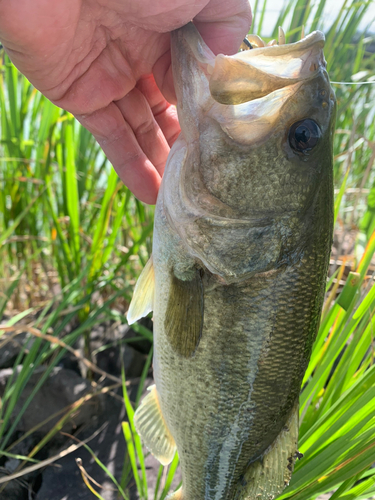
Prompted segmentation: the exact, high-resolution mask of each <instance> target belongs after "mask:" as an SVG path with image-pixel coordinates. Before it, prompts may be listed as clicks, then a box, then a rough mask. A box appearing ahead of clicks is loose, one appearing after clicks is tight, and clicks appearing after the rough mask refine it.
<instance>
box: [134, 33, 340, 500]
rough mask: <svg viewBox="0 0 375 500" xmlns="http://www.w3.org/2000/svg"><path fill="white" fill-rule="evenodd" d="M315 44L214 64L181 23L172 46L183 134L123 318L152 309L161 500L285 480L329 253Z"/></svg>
mask: <svg viewBox="0 0 375 500" xmlns="http://www.w3.org/2000/svg"><path fill="white" fill-rule="evenodd" d="M323 45H324V36H323V34H322V33H320V32H314V33H312V34H310V35H309V36H307V37H305V38H304V39H303V40H301V41H299V42H297V43H293V44H286V45H275V46H269V47H259V48H256V49H254V50H249V51H246V52H241V53H238V54H236V55H235V56H231V57H227V56H224V55H218V56H216V57H215V56H214V54H213V53H212V52H211V51H210V49H209V48H208V47H207V46H206V45H205V43H204V41H203V40H202V38H201V37H200V35H199V33H198V31H197V30H196V29H195V27H194V25H193V24H189V25H187V26H185V27H184V28H181V29H179V30H177V31H175V32H174V33H173V34H172V65H173V75H174V82H175V88H176V93H177V100H178V116H179V120H180V123H181V129H182V132H181V135H180V137H179V138H178V140H177V141H176V143H175V144H174V146H173V148H172V149H171V152H170V155H169V158H168V162H167V165H166V169H165V174H164V177H163V181H162V186H161V189H160V192H159V196H158V201H157V205H156V212H155V226H154V240H153V257H152V259H151V260H150V261H149V263H148V264H147V265H146V267H145V269H144V271H143V272H142V274H141V276H140V278H139V280H138V282H137V285H136V289H135V293H134V297H133V301H132V303H131V306H130V308H129V312H128V320H129V323H132V322H134V321H136V320H137V319H139V318H140V317H142V316H144V315H146V314H148V313H149V312H150V311H151V310H153V313H154V348H155V351H154V362H153V368H154V379H155V386H154V387H153V388H152V390H151V391H150V393H149V394H148V395H147V396H146V397H145V399H144V400H143V402H142V404H141V405H140V407H139V408H138V410H137V412H136V414H135V425H136V428H137V430H138V432H139V433H140V435H141V437H142V439H143V441H144V443H145V445H146V446H147V447H148V448H149V449H150V451H151V452H152V453H153V454H154V455H155V456H156V458H158V459H159V460H160V462H161V463H162V464H168V463H170V461H171V460H172V458H173V456H174V453H175V451H176V449H177V451H178V454H179V457H180V463H181V469H182V488H181V489H180V490H179V491H177V492H176V493H174V494H173V496H172V497H171V498H173V499H174V500H177V499H183V500H232V499H237V500H239V499H245V498H247V499H254V500H255V499H257V500H266V499H272V498H274V497H275V496H276V495H277V494H279V493H280V492H281V491H282V489H283V488H284V487H285V485H286V484H287V483H288V481H289V479H290V477H291V472H292V469H293V465H294V461H295V457H296V452H297V439H298V396H299V392H300V386H301V382H302V379H303V375H304V372H305V369H306V367H307V363H308V361H309V357H310V353H311V348H312V345H313V342H314V339H315V335H316V332H317V328H318V323H319V318H320V313H321V308H322V302H323V295H324V289H325V282H326V276H327V267H328V260H329V253H330V247H331V242H332V226H333V180H332V142H333V127H334V117H335V98H334V94H333V91H332V89H331V87H330V83H329V79H328V75H327V72H326V67H325V60H324V56H323Z"/></svg>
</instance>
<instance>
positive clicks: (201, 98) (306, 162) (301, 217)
mask: <svg viewBox="0 0 375 500" xmlns="http://www.w3.org/2000/svg"><path fill="white" fill-rule="evenodd" d="M323 47H324V35H323V34H322V33H321V32H319V31H316V32H314V33H311V34H310V35H308V36H306V37H305V38H304V39H303V40H301V41H299V42H296V43H291V44H285V45H273V46H268V47H259V48H256V49H252V50H247V51H243V52H239V53H238V54H235V55H233V56H225V55H223V54H218V55H217V56H215V55H214V54H213V53H212V52H211V51H210V49H209V48H208V47H207V45H206V44H205V43H204V41H203V39H202V38H201V37H200V35H199V33H198V31H197V30H196V28H195V27H194V25H193V24H189V25H187V26H185V27H184V28H182V29H181V30H178V31H176V32H175V33H174V34H173V35H172V64H173V75H174V80H175V88H176V94H177V102H178V105H177V110H178V115H179V120H180V123H181V130H182V133H181V138H180V140H179V143H178V144H179V145H178V146H177V147H179V148H181V147H182V145H184V146H183V147H185V148H186V151H187V153H186V154H187V160H186V161H185V162H184V166H183V168H182V169H181V171H180V172H179V173H177V174H176V172H174V174H173V175H174V181H173V182H174V183H175V184H174V188H173V186H172V184H170V186H171V188H172V189H171V190H170V192H173V193H174V194H172V195H167V199H166V202H167V203H166V204H167V206H168V207H169V208H168V207H167V210H169V213H170V214H171V219H173V220H174V223H175V225H177V226H179V231H180V233H181V232H184V229H183V228H184V227H185V226H186V224H191V221H192V220H194V221H195V222H194V224H195V226H202V224H203V225H205V228H204V229H201V230H200V231H199V230H198V231H195V236H192V235H191V234H192V233H191V234H190V236H188V235H186V234H185V236H186V237H187V240H188V241H189V245H190V247H192V248H198V247H199V245H201V246H202V241H201V242H199V241H198V239H199V234H200V235H201V236H202V233H204V235H205V236H206V235H207V233H208V229H207V227H206V226H207V225H209V224H211V226H212V225H213V226H215V227H217V225H218V224H219V225H220V224H222V225H225V224H226V225H227V226H230V225H231V224H232V227H237V229H238V228H239V225H241V224H243V225H244V226H246V221H247V222H248V227H249V228H253V227H258V228H261V229H260V233H261V234H262V235H263V236H262V238H263V239H264V245H263V246H262V245H261V246H260V248H261V252H263V250H262V248H263V247H266V246H267V241H266V240H267V238H268V237H266V236H264V235H267V234H268V235H269V239H270V241H269V245H268V247H269V248H273V250H272V251H270V252H268V254H267V255H268V256H267V257H266V258H265V259H263V260H264V261H263V263H261V261H262V259H261V258H260V257H259V259H258V263H259V265H258V267H256V269H255V270H259V269H262V270H267V269H270V267H272V266H273V265H275V263H276V262H277V261H278V260H279V261H280V259H281V260H282V258H283V256H282V253H283V252H284V253H285V252H289V253H290V251H294V253H296V248H297V247H298V248H299V249H301V248H302V247H304V246H306V240H307V239H309V238H311V237H312V238H315V236H316V235H315V233H314V231H312V230H311V228H312V224H313V225H314V227H315V226H316V227H317V228H318V226H319V224H323V225H325V227H326V230H325V233H326V234H328V233H329V232H330V231H331V230H332V203H333V201H332V200H333V181H332V144H333V133H334V122H335V107H336V103H335V96H334V92H333V90H332V88H331V86H330V82H329V78H328V74H327V71H326V62H325V59H324V55H323ZM172 156H173V155H172ZM166 182H167V183H168V172H167V180H166ZM176 183H178V186H177V184H176ZM188 219H189V220H190V222H189V223H187V222H186V221H187V220H188ZM323 219H324V220H323ZM225 221H226V222H225ZM233 221H237V222H233ZM239 221H241V224H239ZM233 224H234V226H233ZM236 224H237V226H236ZM308 229H309V230H308ZM235 230H236V229H233V231H235ZM317 230H318V229H317ZM233 231H232V233H233ZM238 231H239V232H238ZM238 231H237V233H238V234H240V232H241V231H240V230H239V229H238ZM244 231H245V230H243V231H242V233H243V234H245V232H246V231H245V232H244ZM193 232H194V231H193ZM258 232H259V231H258ZM246 234H250V233H249V231H247V233H246ZM309 235H310V236H309ZM254 237H255V238H256V239H259V238H260V237H259V238H258V236H254ZM242 238H245V236H242ZM185 239H186V238H185ZM201 239H202V238H201ZM328 239H329V238H327V236H326V237H325V240H328ZM211 243H212V240H210V244H211ZM287 247H288V250H285V249H286V248H287ZM283 249H284V250H283ZM297 253H298V252H297ZM200 254H201V255H202V252H200ZM220 258H222V252H221V257H220ZM203 260H204V261H205V262H208V261H207V259H203ZM245 260H246V259H245ZM206 265H207V264H206ZM245 267H246V266H245ZM213 268H215V266H213ZM247 268H248V269H250V268H251V265H249V266H247ZM241 269H242V270H243V266H242V267H241ZM216 271H217V266H216ZM223 272H224V274H225V271H223Z"/></svg>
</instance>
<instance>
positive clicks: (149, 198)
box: [76, 103, 161, 204]
mask: <svg viewBox="0 0 375 500" xmlns="http://www.w3.org/2000/svg"><path fill="white" fill-rule="evenodd" d="M76 118H77V119H78V120H79V121H80V123H81V124H82V125H83V126H84V127H86V128H87V129H88V130H89V131H90V132H91V133H92V134H93V135H94V137H95V138H96V140H97V141H98V143H99V144H100V146H101V147H102V149H103V151H104V153H105V154H106V155H107V157H108V159H109V161H110V162H111V163H112V165H113V167H114V169H115V170H116V172H117V174H118V175H119V177H120V179H121V180H122V181H123V182H124V184H126V186H127V187H128V188H129V189H130V190H131V191H132V192H133V193H134V194H135V196H136V197H137V198H139V199H140V200H141V201H143V202H145V203H149V204H154V203H156V197H157V193H158V190H159V186H160V182H161V176H160V174H159V173H158V171H157V170H156V168H155V166H154V165H153V164H152V162H151V161H150V160H149V159H148V158H147V156H146V154H145V153H144V151H143V150H142V148H141V147H140V145H139V143H138V140H137V138H136V136H135V133H134V132H133V130H132V128H131V126H130V125H129V124H128V123H127V122H126V121H125V119H124V116H123V114H122V112H121V110H120V108H119V107H118V106H117V105H116V104H115V103H110V104H109V105H108V106H107V107H105V108H103V109H100V110H98V111H95V112H94V113H91V114H89V115H76ZM146 129H147V127H146V128H145V130H146ZM139 130H142V126H141V127H140V129H139Z"/></svg>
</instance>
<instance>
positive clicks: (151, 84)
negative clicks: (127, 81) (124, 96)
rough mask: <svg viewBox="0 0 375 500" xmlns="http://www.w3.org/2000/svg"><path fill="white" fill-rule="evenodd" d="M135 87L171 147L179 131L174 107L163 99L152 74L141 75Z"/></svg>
mask: <svg viewBox="0 0 375 500" xmlns="http://www.w3.org/2000/svg"><path fill="white" fill-rule="evenodd" d="M137 88H138V89H139V90H140V91H141V92H142V94H143V95H144V96H145V98H146V99H147V102H148V104H149V106H150V108H151V111H152V114H153V115H154V117H155V120H156V121H157V123H158V125H159V127H160V128H161V130H162V132H163V134H164V136H165V139H166V140H167V142H168V144H169V147H172V145H173V143H174V142H175V140H176V139H177V137H178V136H179V134H180V132H181V128H180V124H179V122H178V117H177V110H176V107H175V106H173V105H172V104H170V103H169V102H167V101H166V100H165V98H164V97H163V94H162V93H161V92H160V90H159V89H158V87H157V85H156V83H155V80H154V77H153V75H148V76H144V77H142V78H141V79H140V80H139V81H138V83H137Z"/></svg>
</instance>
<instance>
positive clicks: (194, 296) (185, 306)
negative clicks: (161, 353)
mask: <svg viewBox="0 0 375 500" xmlns="http://www.w3.org/2000/svg"><path fill="white" fill-rule="evenodd" d="M171 279H172V282H171V287H170V292H169V297H168V303H167V310H166V313H165V321H164V328H165V334H166V336H167V337H168V340H169V342H170V344H171V346H172V348H173V349H174V350H175V351H176V352H177V353H178V354H180V356H183V357H184V358H189V357H190V356H192V355H193V354H194V352H195V350H196V348H197V347H198V344H199V341H200V338H201V335H202V329H203V311H204V304H203V285H202V278H201V275H200V271H199V270H198V269H195V270H194V274H193V277H192V278H191V279H189V280H181V279H179V278H177V277H176V276H175V275H174V274H173V275H172V278H171Z"/></svg>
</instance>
